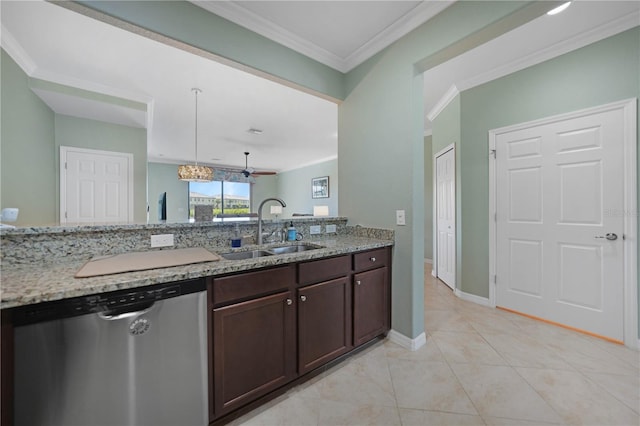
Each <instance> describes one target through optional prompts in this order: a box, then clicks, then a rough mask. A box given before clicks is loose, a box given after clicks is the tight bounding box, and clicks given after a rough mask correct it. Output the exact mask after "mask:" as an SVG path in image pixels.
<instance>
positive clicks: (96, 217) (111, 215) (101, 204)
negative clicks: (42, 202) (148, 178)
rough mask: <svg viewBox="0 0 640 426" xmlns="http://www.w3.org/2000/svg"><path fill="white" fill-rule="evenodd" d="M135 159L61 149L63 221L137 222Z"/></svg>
mask: <svg viewBox="0 0 640 426" xmlns="http://www.w3.org/2000/svg"><path fill="white" fill-rule="evenodd" d="M132 176H133V156H132V155H131V154H126V153H118V152H108V151H96V150H89V149H81V148H72V147H64V146H63V147H60V222H61V223H78V224H89V223H93V224H100V223H129V222H132V220H133V179H132Z"/></svg>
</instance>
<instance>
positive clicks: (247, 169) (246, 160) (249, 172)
mask: <svg viewBox="0 0 640 426" xmlns="http://www.w3.org/2000/svg"><path fill="white" fill-rule="evenodd" d="M240 173H242V174H243V175H244V177H249V176H268V175H275V174H276V172H258V171H256V170H255V169H254V168H253V167H249V152H247V151H245V153H244V170H242V171H241V172H240Z"/></svg>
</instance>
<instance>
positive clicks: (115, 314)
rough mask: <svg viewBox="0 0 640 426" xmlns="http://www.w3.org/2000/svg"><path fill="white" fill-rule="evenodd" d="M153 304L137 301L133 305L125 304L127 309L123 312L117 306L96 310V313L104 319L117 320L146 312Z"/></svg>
mask: <svg viewBox="0 0 640 426" xmlns="http://www.w3.org/2000/svg"><path fill="white" fill-rule="evenodd" d="M154 304H155V302H146V303H137V304H135V305H129V306H127V310H126V311H124V312H123V309H122V308H117V309H110V310H106V311H102V312H98V313H97V315H98V317H100V319H103V320H105V321H117V320H121V319H125V318H132V317H136V316H138V315H143V314H146V313H147V312H149V311H150V310H151V308H152V307H153V305H154Z"/></svg>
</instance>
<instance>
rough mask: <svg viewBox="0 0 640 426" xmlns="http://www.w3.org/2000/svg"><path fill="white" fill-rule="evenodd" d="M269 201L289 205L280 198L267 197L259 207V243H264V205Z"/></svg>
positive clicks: (284, 205) (283, 205)
mask: <svg viewBox="0 0 640 426" xmlns="http://www.w3.org/2000/svg"><path fill="white" fill-rule="evenodd" d="M267 201H277V202H279V203H280V205H281V206H282V207H287V204H286V203H285V202H284V201H282V200H281V199H280V198H265V199H264V200H263V201H262V202H261V203H260V206H259V207H258V245H262V206H264V203H266V202H267Z"/></svg>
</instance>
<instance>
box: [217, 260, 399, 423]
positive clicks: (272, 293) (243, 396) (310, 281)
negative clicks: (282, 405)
mask: <svg viewBox="0 0 640 426" xmlns="http://www.w3.org/2000/svg"><path fill="white" fill-rule="evenodd" d="M390 254H391V251H390V249H388V248H382V249H375V250H371V251H366V252H359V253H356V254H353V255H351V254H348V255H342V256H336V257H330V258H324V259H318V260H311V261H306V262H300V263H297V264H289V265H285V266H276V267H273V268H270V269H263V270H258V271H251V272H245V273H240V274H236V275H230V276H226V277H216V278H210V281H209V283H210V286H209V306H210V310H209V324H210V330H211V333H210V337H209V339H210V340H209V354H210V355H209V356H210V366H211V372H210V386H209V392H210V409H209V411H210V413H209V414H210V418H211V420H212V421H213V420H216V419H218V420H221V421H224V419H221V417H225V416H226V415H227V414H230V413H231V412H233V411H235V410H237V409H239V408H241V407H243V406H245V405H247V404H249V403H250V402H252V401H255V400H256V399H258V398H260V397H262V396H264V395H267V394H269V393H270V392H272V391H274V390H276V389H278V388H280V387H282V386H284V385H286V384H288V383H290V382H292V381H294V379H296V378H297V377H299V376H302V375H304V374H306V373H309V372H311V371H312V370H314V369H317V368H318V367H321V366H323V365H325V364H326V363H328V362H330V361H332V360H335V359H336V358H338V357H340V356H341V355H344V354H346V353H348V352H350V351H351V350H353V349H354V347H357V346H360V345H362V344H364V343H366V342H368V341H370V340H372V339H374V338H376V337H378V336H380V335H383V334H385V333H386V332H387V331H388V330H389V327H390V290H389V287H390V285H389V284H390V276H389V271H390ZM232 416H233V415H232ZM216 421H217V420H216Z"/></svg>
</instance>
